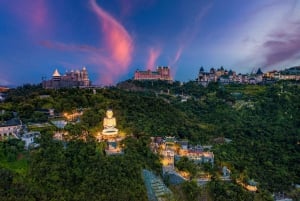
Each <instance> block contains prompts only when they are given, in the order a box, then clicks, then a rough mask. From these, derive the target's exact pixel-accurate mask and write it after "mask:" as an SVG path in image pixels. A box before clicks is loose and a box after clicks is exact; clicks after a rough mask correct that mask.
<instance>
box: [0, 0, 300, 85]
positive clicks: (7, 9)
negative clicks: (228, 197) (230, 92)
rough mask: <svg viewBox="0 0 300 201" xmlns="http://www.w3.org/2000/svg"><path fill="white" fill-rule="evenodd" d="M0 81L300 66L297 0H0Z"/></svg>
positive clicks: (97, 80) (185, 75)
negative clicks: (76, 73)
mask: <svg viewBox="0 0 300 201" xmlns="http://www.w3.org/2000/svg"><path fill="white" fill-rule="evenodd" d="M0 42H1V46H0V85H21V84H23V83H39V82H40V81H41V78H42V77H43V76H46V77H47V78H50V77H51V75H52V73H53V71H54V70H55V69H56V68H57V69H58V70H59V71H60V72H61V73H64V72H65V71H66V70H72V69H79V68H82V66H86V67H87V69H88V71H89V74H90V77H91V79H92V81H93V83H94V84H114V83H116V82H118V81H121V80H125V79H129V78H132V76H133V72H134V71H135V70H136V69H140V70H143V69H155V68H156V66H158V65H163V66H170V67H171V70H172V73H173V75H174V78H175V79H176V80H181V81H188V80H193V79H195V77H196V76H197V73H198V70H199V68H200V66H204V68H205V69H207V70H208V69H209V68H211V67H215V68H218V67H220V66H224V67H225V68H227V69H233V70H235V71H237V72H241V73H249V72H251V71H252V70H253V69H257V68H259V67H261V68H263V71H266V70H272V69H283V68H286V67H291V66H295V65H299V64H300V1H298V0H251V1H241V0H226V1H224V0H190V1H186V0H172V1H169V0H76V1H74V0H64V1H61V0H26V1H25V0H0Z"/></svg>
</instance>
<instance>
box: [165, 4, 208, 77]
mask: <svg viewBox="0 0 300 201" xmlns="http://www.w3.org/2000/svg"><path fill="white" fill-rule="evenodd" d="M212 6H213V4H212V3H209V4H207V5H206V6H203V7H201V8H200V9H199V12H198V13H197V15H196V16H195V18H194V19H193V21H191V22H190V24H188V26H187V27H186V28H185V29H184V31H183V32H182V33H181V34H180V36H179V39H178V41H179V42H178V48H177V50H176V53H175V55H174V57H173V58H172V59H171V60H170V62H169V66H171V67H173V70H172V73H173V74H174V75H173V77H174V76H175V74H176V72H177V65H176V64H177V62H178V61H179V60H180V57H181V55H182V53H183V52H184V50H185V48H187V47H188V46H189V45H190V44H191V43H192V42H193V40H194V39H195V38H196V37H197V35H198V33H199V31H200V24H201V21H202V20H203V18H204V17H205V16H206V15H207V14H208V13H209V11H210V9H211V8H212Z"/></svg>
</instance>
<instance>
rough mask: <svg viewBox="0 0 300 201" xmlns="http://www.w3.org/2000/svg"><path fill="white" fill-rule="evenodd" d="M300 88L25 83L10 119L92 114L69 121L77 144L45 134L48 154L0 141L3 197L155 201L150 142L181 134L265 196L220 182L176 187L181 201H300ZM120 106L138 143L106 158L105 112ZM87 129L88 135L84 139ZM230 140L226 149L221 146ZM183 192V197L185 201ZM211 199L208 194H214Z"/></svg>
mask: <svg viewBox="0 0 300 201" xmlns="http://www.w3.org/2000/svg"><path fill="white" fill-rule="evenodd" d="M299 100H300V87H299V84H298V83H293V82H288V81H286V82H278V83H276V84H272V85H218V84H217V83H212V84H210V85H208V87H202V86H200V85H198V84H197V83H195V82H192V81H191V82H187V83H184V84H182V83H179V82H174V83H165V82H136V81H131V80H128V81H125V82H123V83H119V84H118V85H117V86H116V87H110V88H101V89H96V90H93V89H60V90H45V89H42V88H41V86H32V85H24V86H22V87H18V88H16V89H11V90H10V91H9V92H8V94H7V98H6V101H5V102H3V103H0V110H5V113H4V114H2V117H1V118H2V119H9V118H11V117H12V116H13V115H12V114H13V112H17V114H18V116H19V117H20V119H21V120H22V121H23V122H24V123H35V122H39V123H40V122H47V121H48V117H47V115H45V114H44V113H43V112H42V111H43V110H44V109H50V108H54V110H55V112H56V113H60V114H63V113H66V112H67V113H69V112H73V111H75V110H82V111H84V113H83V115H82V117H81V119H80V122H79V123H77V124H74V125H73V124H68V125H67V126H66V128H65V129H66V130H67V131H68V132H69V133H70V135H74V136H76V137H80V135H81V134H82V133H85V134H86V133H88V136H87V137H86V140H85V141H83V140H79V139H76V137H75V138H72V140H69V141H67V142H61V141H55V140H52V134H53V131H54V130H55V128H54V127H48V128H45V129H42V130H41V132H42V137H41V139H40V144H41V146H40V148H38V149H34V150H30V151H24V150H23V149H22V147H23V146H24V145H23V144H22V142H20V141H18V140H8V141H2V142H0V152H1V153H0V161H1V163H0V164H1V165H0V175H1V178H2V180H1V182H0V185H1V187H0V191H1V192H0V198H1V199H2V200H3V199H5V200H147V193H146V188H145V187H144V184H143V180H142V176H141V169H142V168H147V169H150V170H153V171H154V172H156V173H157V174H159V173H160V168H161V166H160V163H159V158H158V156H156V155H154V154H153V153H152V152H151V151H150V149H149V148H148V144H149V140H150V136H166V135H172V136H176V137H178V138H185V139H188V140H190V142H191V143H194V144H211V145H213V150H212V151H213V152H214V155H215V157H216V158H215V165H214V167H213V169H214V172H218V169H220V167H222V166H223V165H226V166H227V167H229V168H230V169H231V171H232V177H233V178H239V179H242V180H244V181H247V180H250V179H253V180H255V181H256V182H258V188H259V192H258V193H256V194H253V193H249V192H246V191H245V190H244V189H243V188H241V187H240V186H239V185H238V184H235V183H234V182H233V183H224V182H221V181H219V180H218V179H217V178H216V177H213V179H212V181H211V182H210V183H209V184H208V185H207V186H206V187H205V188H199V187H197V185H196V184H194V183H193V182H188V183H183V184H182V185H180V186H171V189H173V190H174V191H177V192H178V195H177V197H176V196H175V199H176V198H177V200H198V199H200V200H201V199H204V198H203V197H205V196H206V199H210V200H272V199H271V194H272V193H274V192H286V193H288V194H289V195H290V197H292V198H294V199H295V200H296V199H298V200H299V199H300V193H299V190H295V187H294V186H295V184H300V166H299V165H298V164H299V158H300V118H299V117H300V101H299ZM108 108H112V109H113V111H114V114H115V116H116V117H117V123H118V126H117V127H118V128H119V130H120V131H121V132H123V133H126V134H127V135H128V136H129V137H128V138H127V139H125V140H124V142H123V144H124V149H125V154H124V155H120V156H113V157H107V156H105V152H104V151H103V150H104V147H105V145H104V144H101V143H97V142H95V140H94V135H95V134H96V133H97V132H98V131H99V130H100V129H102V124H101V121H102V119H103V117H104V116H105V111H106V109H108ZM83 131H85V132H83ZM224 138H226V139H230V140H231V141H230V143H220V142H218V140H217V139H224ZM181 194H182V195H181ZM204 195H205V196H204Z"/></svg>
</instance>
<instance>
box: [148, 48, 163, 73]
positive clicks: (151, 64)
mask: <svg viewBox="0 0 300 201" xmlns="http://www.w3.org/2000/svg"><path fill="white" fill-rule="evenodd" d="M160 53H161V49H160V48H150V49H149V58H148V61H147V69H150V70H154V69H155V66H156V60H157V58H158V57H159V55H160Z"/></svg>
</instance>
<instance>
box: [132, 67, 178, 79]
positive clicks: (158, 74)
mask: <svg viewBox="0 0 300 201" xmlns="http://www.w3.org/2000/svg"><path fill="white" fill-rule="evenodd" d="M134 80H165V81H172V80H173V79H172V76H171V71H170V68H169V67H167V66H160V67H157V69H156V71H151V70H147V71H140V70H136V71H135V73H134Z"/></svg>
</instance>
